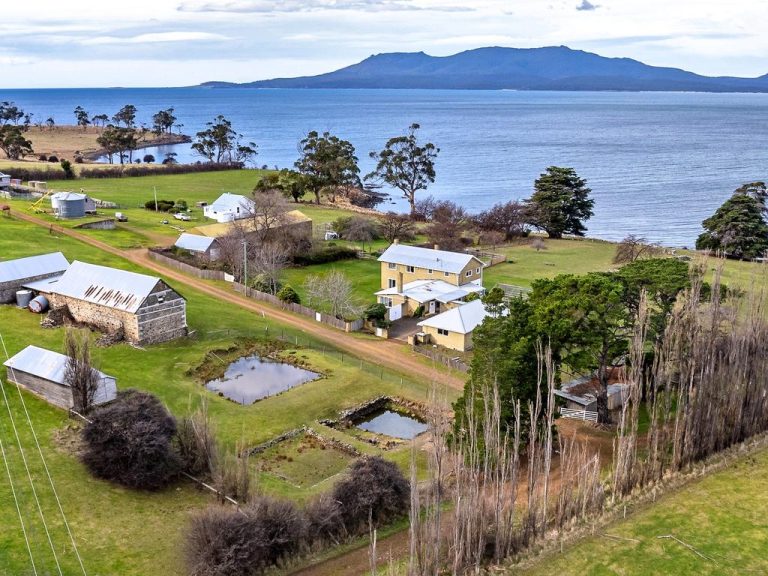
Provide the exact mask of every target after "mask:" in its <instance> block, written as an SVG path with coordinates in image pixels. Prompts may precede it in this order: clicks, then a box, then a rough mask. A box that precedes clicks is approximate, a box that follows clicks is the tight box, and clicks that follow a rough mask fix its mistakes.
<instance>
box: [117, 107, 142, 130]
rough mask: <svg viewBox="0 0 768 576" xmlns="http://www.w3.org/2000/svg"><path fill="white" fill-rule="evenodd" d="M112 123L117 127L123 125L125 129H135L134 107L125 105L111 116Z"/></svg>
mask: <svg viewBox="0 0 768 576" xmlns="http://www.w3.org/2000/svg"><path fill="white" fill-rule="evenodd" d="M112 121H113V122H114V123H115V124H116V125H117V126H120V124H125V128H135V127H136V106H134V105H133V104H126V105H125V106H123V107H122V108H120V110H118V111H117V113H116V114H115V115H114V116H112Z"/></svg>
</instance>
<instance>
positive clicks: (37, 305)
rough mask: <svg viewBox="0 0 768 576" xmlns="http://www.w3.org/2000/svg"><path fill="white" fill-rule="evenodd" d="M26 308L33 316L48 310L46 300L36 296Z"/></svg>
mask: <svg viewBox="0 0 768 576" xmlns="http://www.w3.org/2000/svg"><path fill="white" fill-rule="evenodd" d="M28 308H29V309H30V310H31V311H32V312H34V313H35V314H42V313H43V312H45V311H46V310H48V298H46V297H45V296H43V295H40V296H37V297H36V298H33V299H32V300H31V301H30V303H29V306H28Z"/></svg>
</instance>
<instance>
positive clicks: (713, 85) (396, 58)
mask: <svg viewBox="0 0 768 576" xmlns="http://www.w3.org/2000/svg"><path fill="white" fill-rule="evenodd" d="M201 86H204V87H211V88H426V89H457V90H458V89H463V90H617V91H645V90H649V91H673V92H683V91H691V92H768V74H766V75H764V76H760V77H758V78H738V77H731V76H719V77H710V76H701V75H699V74H694V73H693V72H687V71H685V70H680V69H678V68H662V67H658V66H649V65H647V64H643V63H642V62H639V61H637V60H632V59H631V58H606V57H604V56H599V55H598V54H592V53H590V52H584V51H582V50H571V49H570V48H568V47H566V46H553V47H547V48H525V49H522V48H500V47H491V48H478V49H476V50H468V51H466V52H460V53H459V54H454V55H453V56H445V57H437V56H429V55H428V54H425V53H424V52H396V53H390V54H377V55H375V56H370V57H369V58H366V59H365V60H363V61H362V62H359V63H357V64H353V65H352V66H347V67H346V68H342V69H340V70H336V71H335V72H329V73H327V74H320V75H318V76H303V77H300V78H275V79H272V80H259V81H257V82H248V83H245V84H235V83H231V82H206V83H204V84H201Z"/></svg>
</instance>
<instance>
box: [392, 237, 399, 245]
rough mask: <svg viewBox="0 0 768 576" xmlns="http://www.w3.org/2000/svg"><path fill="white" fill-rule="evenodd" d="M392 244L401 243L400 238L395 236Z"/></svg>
mask: <svg viewBox="0 0 768 576" xmlns="http://www.w3.org/2000/svg"><path fill="white" fill-rule="evenodd" d="M392 244H400V238H395V239H394V240H392Z"/></svg>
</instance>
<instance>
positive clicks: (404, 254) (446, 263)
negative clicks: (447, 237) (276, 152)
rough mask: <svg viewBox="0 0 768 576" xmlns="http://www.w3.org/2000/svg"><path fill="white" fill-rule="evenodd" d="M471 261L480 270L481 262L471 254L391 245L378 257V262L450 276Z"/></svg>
mask: <svg viewBox="0 0 768 576" xmlns="http://www.w3.org/2000/svg"><path fill="white" fill-rule="evenodd" d="M472 260H477V264H478V266H479V267H481V268H482V266H483V263H482V261H480V260H478V259H477V258H475V257H474V256H472V255H471V254H462V253H461V252H448V251H447V250H433V249H432V248H419V247H418V246H406V245H405V244H392V245H390V247H389V248H387V249H386V250H385V251H384V253H383V254H382V255H381V256H379V262H388V263H393V264H403V265H406V266H415V267H417V268H427V269H431V270H437V271H439V272H449V273H452V274H458V273H460V272H461V271H462V270H463V269H464V268H465V267H466V266H467V264H469V263H470V262H471V261H472Z"/></svg>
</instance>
